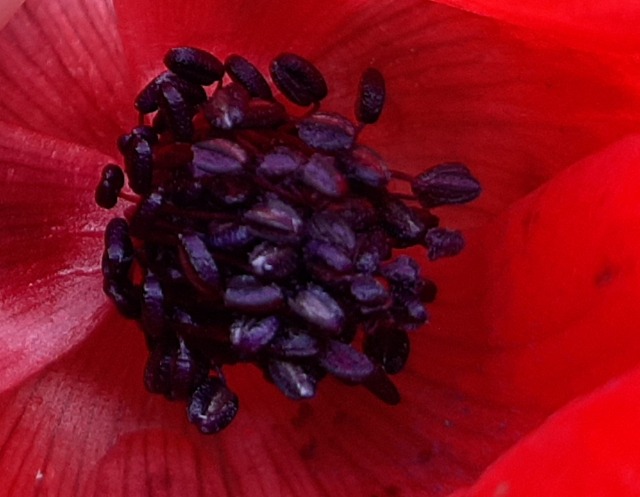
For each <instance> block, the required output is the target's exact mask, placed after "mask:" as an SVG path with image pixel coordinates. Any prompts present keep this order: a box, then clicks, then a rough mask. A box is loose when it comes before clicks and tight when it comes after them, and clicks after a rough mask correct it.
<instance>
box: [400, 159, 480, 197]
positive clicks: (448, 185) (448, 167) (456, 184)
mask: <svg viewBox="0 0 640 497" xmlns="http://www.w3.org/2000/svg"><path fill="white" fill-rule="evenodd" d="M411 189H412V190H413V193H414V194H415V195H416V197H417V198H418V200H419V201H420V203H421V204H422V205H423V206H425V207H428V208H429V207H437V206H439V205H445V204H464V203H466V202H471V201H472V200H474V199H476V198H477V197H478V195H480V192H481V191H482V189H481V187H480V183H479V182H478V180H477V179H476V178H474V177H473V175H472V174H471V171H469V168H467V166H465V165H464V164H460V163H458V162H445V163H443V164H439V165H437V166H434V167H432V168H431V169H427V170H426V171H425V172H423V173H422V174H419V175H418V176H416V177H415V178H414V179H413V181H412V182H411Z"/></svg>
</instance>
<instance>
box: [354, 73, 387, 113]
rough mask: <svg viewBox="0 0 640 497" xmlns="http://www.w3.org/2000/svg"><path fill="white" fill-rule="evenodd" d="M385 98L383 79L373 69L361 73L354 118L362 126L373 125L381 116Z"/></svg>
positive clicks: (380, 74)
mask: <svg viewBox="0 0 640 497" xmlns="http://www.w3.org/2000/svg"><path fill="white" fill-rule="evenodd" d="M385 97H386V90H385V83H384V77H383V76H382V73H381V72H380V71H378V70H377V69H374V68H373V67H370V68H368V69H367V70H365V71H364V73H362V78H360V87H359V88H358V99H357V100H356V118H357V119H358V121H360V122H361V123H363V124H373V123H375V122H376V121H377V120H378V119H379V118H380V114H382V108H383V107H384V100H385Z"/></svg>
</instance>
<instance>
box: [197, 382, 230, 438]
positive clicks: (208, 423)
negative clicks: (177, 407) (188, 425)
mask: <svg viewBox="0 0 640 497" xmlns="http://www.w3.org/2000/svg"><path fill="white" fill-rule="evenodd" d="M237 413H238V397H237V396H236V394H235V393H233V392H232V391H231V390H229V389H228V388H227V385H226V384H225V383H224V382H223V381H222V380H221V379H220V378H209V379H207V380H205V381H204V382H202V383H201V384H200V386H198V388H197V389H196V391H195V392H194V393H193V395H192V396H191V402H190V403H189V408H188V410H187V416H188V417H189V421H191V422H192V423H193V424H194V425H196V426H197V427H198V428H200V431H201V432H202V433H205V434H208V433H218V432H219V431H220V430H223V429H224V428H226V427H227V426H229V423H231V421H233V418H235V417H236V414H237Z"/></svg>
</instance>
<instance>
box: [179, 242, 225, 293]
mask: <svg viewBox="0 0 640 497" xmlns="http://www.w3.org/2000/svg"><path fill="white" fill-rule="evenodd" d="M179 239H180V248H181V250H180V252H179V253H180V256H181V257H180V260H181V262H182V266H183V268H184V271H185V274H186V275H187V278H189V279H190V281H191V282H192V283H193V284H194V286H196V287H197V288H199V289H201V290H203V291H204V292H206V293H210V292H213V293H214V294H215V293H217V292H218V291H220V289H221V278H220V271H219V270H218V266H217V264H216V262H215V261H214V259H213V257H212V256H211V253H210V252H209V251H208V250H207V247H206V245H205V244H204V242H203V241H202V240H201V239H200V237H199V236H198V235H196V234H195V233H189V234H184V235H179Z"/></svg>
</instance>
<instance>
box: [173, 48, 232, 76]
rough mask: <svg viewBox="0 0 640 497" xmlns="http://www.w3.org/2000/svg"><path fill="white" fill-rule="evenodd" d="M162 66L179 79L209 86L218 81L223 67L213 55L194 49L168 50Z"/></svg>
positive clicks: (222, 73) (222, 72)
mask: <svg viewBox="0 0 640 497" xmlns="http://www.w3.org/2000/svg"><path fill="white" fill-rule="evenodd" d="M164 65H165V66H167V69H169V70H170V71H173V72H174V73H176V74H177V75H178V76H180V77H181V78H184V79H185V80H187V81H189V82H191V83H194V84H197V85H211V84H213V83H214V82H215V81H220V80H221V79H222V76H223V75H224V66H223V65H222V62H220V61H219V60H218V59H217V58H216V57H215V56H214V55H212V54H210V53H209V52H207V51H205V50H201V49H199V48H194V47H177V48H172V49H170V50H169V51H168V52H167V53H166V54H165V56H164Z"/></svg>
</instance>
